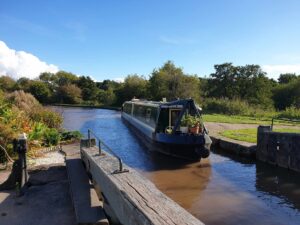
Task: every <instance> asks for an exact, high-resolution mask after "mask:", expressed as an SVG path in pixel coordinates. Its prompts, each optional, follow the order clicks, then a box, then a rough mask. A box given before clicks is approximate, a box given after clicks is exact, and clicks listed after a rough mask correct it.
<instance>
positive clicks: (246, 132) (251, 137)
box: [220, 128, 300, 143]
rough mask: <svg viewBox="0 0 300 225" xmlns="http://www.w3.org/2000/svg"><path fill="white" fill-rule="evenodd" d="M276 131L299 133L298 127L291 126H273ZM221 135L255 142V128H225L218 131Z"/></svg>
mask: <svg viewBox="0 0 300 225" xmlns="http://www.w3.org/2000/svg"><path fill="white" fill-rule="evenodd" d="M274 131H276V132H287V133H300V129H292V128H275V129H274ZM220 134H221V135H222V136H224V137H227V138H230V139H234V140H238V141H246V142H250V143H256V142H257V129H255V128H252V129H239V130H226V131H223V132H222V133H220Z"/></svg>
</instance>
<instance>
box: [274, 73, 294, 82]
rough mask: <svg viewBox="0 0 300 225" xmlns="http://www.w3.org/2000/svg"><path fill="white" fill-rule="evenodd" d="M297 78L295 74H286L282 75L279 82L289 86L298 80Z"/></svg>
mask: <svg viewBox="0 0 300 225" xmlns="http://www.w3.org/2000/svg"><path fill="white" fill-rule="evenodd" d="M297 78H298V76H297V75H296V74H295V73H284V74H280V76H279V78H278V82H279V83H280V84H287V83H290V82H291V81H293V80H296V79H297Z"/></svg>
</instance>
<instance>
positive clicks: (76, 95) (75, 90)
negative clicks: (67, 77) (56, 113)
mask: <svg viewBox="0 0 300 225" xmlns="http://www.w3.org/2000/svg"><path fill="white" fill-rule="evenodd" d="M57 101H59V102H61V103H68V104H78V103H80V102H81V101H82V99H81V89H80V88H79V87H77V86H76V85H75V84H66V85H63V86H60V87H59V88H58V91H57Z"/></svg>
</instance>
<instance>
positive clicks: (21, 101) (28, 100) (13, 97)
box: [7, 91, 42, 113]
mask: <svg viewBox="0 0 300 225" xmlns="http://www.w3.org/2000/svg"><path fill="white" fill-rule="evenodd" d="M7 97H8V100H9V101H10V102H11V103H13V104H14V105H15V106H17V107H18V108H19V109H20V110H23V111H25V113H31V112H34V111H35V110H37V109H40V108H41V107H42V106H41V105H40V103H39V102H38V101H37V100H36V99H35V98H34V97H33V96H32V95H31V94H28V93H25V92H24V91H14V92H13V93H11V94H8V96H7Z"/></svg>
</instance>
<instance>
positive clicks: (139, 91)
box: [117, 74, 148, 104]
mask: <svg viewBox="0 0 300 225" xmlns="http://www.w3.org/2000/svg"><path fill="white" fill-rule="evenodd" d="M147 83H148V81H147V80H146V79H145V78H144V77H143V76H139V75H137V74H134V75H128V76H127V77H126V78H125V81H124V84H123V85H122V86H121V87H120V88H119V89H118V91H117V93H118V97H119V99H118V103H119V104H122V103H123V102H124V101H126V100H130V99H132V98H133V97H135V98H147Z"/></svg>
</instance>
